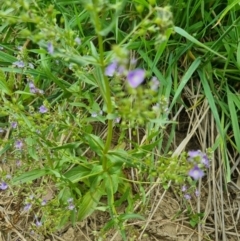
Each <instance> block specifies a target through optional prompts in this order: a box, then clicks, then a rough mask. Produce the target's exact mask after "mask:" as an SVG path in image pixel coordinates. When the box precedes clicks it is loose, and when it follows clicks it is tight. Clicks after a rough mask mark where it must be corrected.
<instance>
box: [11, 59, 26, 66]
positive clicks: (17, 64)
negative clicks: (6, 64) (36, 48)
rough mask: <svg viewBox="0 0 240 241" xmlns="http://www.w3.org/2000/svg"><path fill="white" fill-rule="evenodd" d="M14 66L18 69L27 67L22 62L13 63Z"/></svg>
mask: <svg viewBox="0 0 240 241" xmlns="http://www.w3.org/2000/svg"><path fill="white" fill-rule="evenodd" d="M13 65H15V66H17V67H18V68H24V66H25V64H24V62H23V61H22V60H18V61H15V62H13Z"/></svg>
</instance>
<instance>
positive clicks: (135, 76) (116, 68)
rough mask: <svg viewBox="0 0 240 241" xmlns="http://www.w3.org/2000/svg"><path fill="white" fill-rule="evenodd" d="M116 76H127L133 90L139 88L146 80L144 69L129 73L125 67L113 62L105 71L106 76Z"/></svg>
mask: <svg viewBox="0 0 240 241" xmlns="http://www.w3.org/2000/svg"><path fill="white" fill-rule="evenodd" d="M115 74H117V75H124V74H126V77H127V81H128V84H129V85H130V86H131V87H132V88H137V87H138V86H139V85H140V84H141V83H142V82H143V81H144V78H145V71H144V70H143V69H135V70H131V71H128V72H127V71H126V68H125V66H124V65H119V64H118V63H117V61H114V62H112V63H111V64H109V65H108V66H107V68H106V69H105V75H106V76H109V77H112V76H114V75H115Z"/></svg>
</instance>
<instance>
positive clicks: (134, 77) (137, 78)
mask: <svg viewBox="0 0 240 241" xmlns="http://www.w3.org/2000/svg"><path fill="white" fill-rule="evenodd" d="M144 78H145V71H144V70H142V69H135V70H132V71H129V72H128V75H127V81H128V83H129V85H130V86H131V87H132V88H137V87H138V86H139V85H140V84H141V83H142V82H143V81H144Z"/></svg>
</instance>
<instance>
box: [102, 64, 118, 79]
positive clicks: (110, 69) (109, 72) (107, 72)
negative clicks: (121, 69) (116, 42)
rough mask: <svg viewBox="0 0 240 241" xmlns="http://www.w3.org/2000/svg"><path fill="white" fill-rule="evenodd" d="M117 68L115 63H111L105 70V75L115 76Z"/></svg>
mask: <svg viewBox="0 0 240 241" xmlns="http://www.w3.org/2000/svg"><path fill="white" fill-rule="evenodd" d="M117 67H118V65H117V62H116V61H114V62H112V63H111V64H109V65H108V66H107V68H106V69H105V75H106V76H109V77H112V76H113V75H114V74H115V72H116V70H117Z"/></svg>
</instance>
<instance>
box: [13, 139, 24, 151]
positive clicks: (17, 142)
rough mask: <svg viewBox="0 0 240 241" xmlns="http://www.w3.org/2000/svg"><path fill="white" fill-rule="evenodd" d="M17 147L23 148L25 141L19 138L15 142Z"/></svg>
mask: <svg viewBox="0 0 240 241" xmlns="http://www.w3.org/2000/svg"><path fill="white" fill-rule="evenodd" d="M15 147H16V149H19V150H21V149H22V148H23V142H22V141H21V140H17V141H16V142H15Z"/></svg>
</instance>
